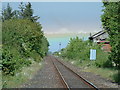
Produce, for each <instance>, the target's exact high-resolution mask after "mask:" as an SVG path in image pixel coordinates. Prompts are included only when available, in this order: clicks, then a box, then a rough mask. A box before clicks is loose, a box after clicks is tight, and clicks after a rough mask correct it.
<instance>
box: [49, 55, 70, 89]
mask: <svg viewBox="0 0 120 90" xmlns="http://www.w3.org/2000/svg"><path fill="white" fill-rule="evenodd" d="M50 59H51V61H52V63H53V65H54V67H55V69H56V71H57V72H58V75H59V77H60V78H61V82H62V84H63V85H64V87H65V89H66V90H70V87H69V86H68V84H67V82H66V81H65V79H64V77H63V75H62V74H61V72H60V71H59V69H58V67H57V66H56V65H55V63H54V62H53V60H52V58H51V57H50Z"/></svg>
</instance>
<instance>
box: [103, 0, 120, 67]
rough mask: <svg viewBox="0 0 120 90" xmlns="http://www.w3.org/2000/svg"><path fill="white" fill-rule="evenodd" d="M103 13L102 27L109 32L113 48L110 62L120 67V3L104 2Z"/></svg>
mask: <svg viewBox="0 0 120 90" xmlns="http://www.w3.org/2000/svg"><path fill="white" fill-rule="evenodd" d="M103 6H104V9H103V12H104V14H103V15H102V16H101V21H102V26H103V28H104V29H105V30H107V32H108V34H109V38H110V44H111V46H112V49H111V53H110V56H109V61H110V62H114V63H115V64H116V67H120V57H119V55H120V50H119V46H120V39H119V38H120V31H119V29H120V25H119V19H120V17H119V16H120V1H119V2H107V1H106V2H103Z"/></svg>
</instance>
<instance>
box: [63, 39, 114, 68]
mask: <svg viewBox="0 0 120 90" xmlns="http://www.w3.org/2000/svg"><path fill="white" fill-rule="evenodd" d="M90 49H96V50H97V59H96V61H95V65H96V66H97V67H110V66H112V62H110V63H109V64H108V53H107V52H103V50H101V45H97V44H95V43H94V44H92V43H91V41H89V40H88V41H83V40H82V39H79V38H78V37H76V38H73V39H72V38H71V39H70V42H69V44H68V45H67V47H66V48H65V49H63V50H62V51H61V56H62V57H63V58H64V57H65V58H68V59H73V60H79V62H82V61H90ZM103 56H104V57H103Z"/></svg>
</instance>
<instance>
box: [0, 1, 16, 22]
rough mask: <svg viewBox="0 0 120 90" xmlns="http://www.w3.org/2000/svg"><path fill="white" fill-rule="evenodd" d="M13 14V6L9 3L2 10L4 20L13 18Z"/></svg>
mask: <svg viewBox="0 0 120 90" xmlns="http://www.w3.org/2000/svg"><path fill="white" fill-rule="evenodd" d="M13 16H14V12H13V11H12V8H11V7H10V5H9V3H8V4H7V8H6V9H4V10H3V11H2V20H3V21H4V20H8V19H11V18H12V17H13Z"/></svg>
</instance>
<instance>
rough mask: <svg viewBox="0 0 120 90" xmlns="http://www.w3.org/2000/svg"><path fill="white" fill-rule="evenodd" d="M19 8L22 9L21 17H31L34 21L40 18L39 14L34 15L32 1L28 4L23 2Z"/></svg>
mask: <svg viewBox="0 0 120 90" xmlns="http://www.w3.org/2000/svg"><path fill="white" fill-rule="evenodd" d="M19 9H20V11H19V14H20V18H22V19H24V18H25V19H29V20H31V21H33V22H35V21H37V20H38V19H39V17H38V16H33V9H32V5H31V3H29V2H28V4H26V5H25V6H24V5H23V3H21V4H20V6H19Z"/></svg>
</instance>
